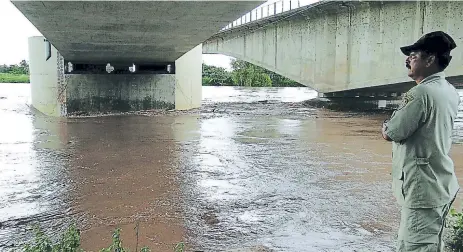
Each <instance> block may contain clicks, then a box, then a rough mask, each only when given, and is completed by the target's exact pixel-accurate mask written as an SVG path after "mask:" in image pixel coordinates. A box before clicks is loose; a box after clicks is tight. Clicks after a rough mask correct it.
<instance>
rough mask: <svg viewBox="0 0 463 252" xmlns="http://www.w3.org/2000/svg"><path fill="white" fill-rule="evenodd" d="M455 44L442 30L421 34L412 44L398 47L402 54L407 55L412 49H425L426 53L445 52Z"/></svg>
mask: <svg viewBox="0 0 463 252" xmlns="http://www.w3.org/2000/svg"><path fill="white" fill-rule="evenodd" d="M455 47H457V45H456V44H455V41H453V39H452V37H450V36H449V35H448V34H447V33H445V32H443V31H435V32H430V33H428V34H425V35H423V36H422V37H421V38H420V39H418V41H416V42H415V43H414V44H413V45H409V46H403V47H401V48H400V50H401V51H402V53H403V54H405V55H407V56H409V55H410V53H411V52H412V51H426V52H428V53H436V54H445V53H449V52H450V51H451V50H453V49H454V48H455Z"/></svg>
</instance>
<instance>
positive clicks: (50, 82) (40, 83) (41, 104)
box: [29, 36, 65, 116]
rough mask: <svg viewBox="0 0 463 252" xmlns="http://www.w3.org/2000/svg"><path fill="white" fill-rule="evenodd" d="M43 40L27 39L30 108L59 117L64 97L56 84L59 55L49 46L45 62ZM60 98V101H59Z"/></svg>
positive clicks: (37, 38) (42, 38)
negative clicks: (49, 49)
mask: <svg viewBox="0 0 463 252" xmlns="http://www.w3.org/2000/svg"><path fill="white" fill-rule="evenodd" d="M44 40H45V38H44V37H41V36H37V37H30V38H29V71H30V85H31V100H32V106H33V107H34V108H35V109H37V110H39V111H40V112H42V113H44V114H46V115H49V116H61V115H62V114H63V112H64V111H62V109H61V108H62V106H63V104H64V102H65V101H64V99H65V97H64V96H63V93H62V90H61V87H60V86H59V84H58V82H59V81H58V78H59V76H60V68H59V67H58V65H59V64H60V59H61V58H62V57H61V55H60V54H59V53H58V51H57V50H56V48H54V47H53V46H51V58H50V59H48V60H46V50H45V42H44ZM60 98H61V99H60Z"/></svg>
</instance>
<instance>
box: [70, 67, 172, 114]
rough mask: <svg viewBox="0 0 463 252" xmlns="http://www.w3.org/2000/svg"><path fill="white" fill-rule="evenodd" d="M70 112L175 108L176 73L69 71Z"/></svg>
mask: <svg viewBox="0 0 463 252" xmlns="http://www.w3.org/2000/svg"><path fill="white" fill-rule="evenodd" d="M66 85H67V90H66V92H67V112H68V114H69V115H71V114H73V113H77V112H114V111H118V112H125V111H137V110H149V109H161V108H162V109H173V108H174V102H175V100H174V92H175V76H174V75H173V74H67V75H66Z"/></svg>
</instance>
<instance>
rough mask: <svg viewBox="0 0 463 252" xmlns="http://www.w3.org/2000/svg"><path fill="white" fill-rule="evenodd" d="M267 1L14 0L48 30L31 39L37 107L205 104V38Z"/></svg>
mask: <svg viewBox="0 0 463 252" xmlns="http://www.w3.org/2000/svg"><path fill="white" fill-rule="evenodd" d="M263 2H264V1H255V0H251V1H248V0H244V1H209V0H198V1H154V0H148V1H139V0H125V1H107V0H100V1H96V0H95V1H94V0H86V1H41V0H12V3H13V4H14V5H15V6H16V7H17V8H18V9H19V10H20V11H21V12H22V13H23V14H24V16H25V17H26V18H28V19H29V21H31V23H32V24H33V25H34V26H35V27H37V29H38V30H39V31H40V32H41V33H42V34H43V35H44V37H32V38H30V39H29V59H30V73H31V74H30V75H31V89H32V105H33V106H34V107H35V108H37V109H38V110H39V111H41V112H43V113H45V114H47V115H52V116H66V115H69V114H75V113H79V114H81V113H84V114H85V113H88V112H96V113H99V112H121V111H133V110H150V109H191V108H196V107H199V106H200V104H201V86H202V78H201V77H202V76H201V73H202V53H201V52H202V44H201V43H202V42H203V41H204V40H206V39H207V38H209V37H210V36H212V35H213V34H214V33H216V32H217V31H219V30H220V29H221V28H222V27H224V26H225V25H227V24H228V23H229V22H231V21H232V20H234V19H236V18H237V17H239V16H240V15H242V14H244V13H245V12H246V11H248V10H250V9H252V8H254V7H256V6H258V5H259V4H261V3H263Z"/></svg>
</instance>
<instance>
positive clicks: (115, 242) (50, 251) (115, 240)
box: [21, 224, 185, 252]
mask: <svg viewBox="0 0 463 252" xmlns="http://www.w3.org/2000/svg"><path fill="white" fill-rule="evenodd" d="M34 233H35V238H34V240H33V241H32V242H31V243H30V244H26V245H25V246H24V248H23V249H22V250H21V251H23V252H84V250H83V249H81V248H79V247H80V231H79V230H78V229H77V228H76V226H75V225H74V224H72V225H70V226H69V227H68V229H67V230H66V232H65V233H63V234H62V235H61V237H60V239H58V240H57V241H56V242H53V241H52V239H51V238H50V237H48V236H47V235H46V234H45V233H44V232H43V231H42V230H41V229H40V228H39V227H38V226H36V227H34ZM136 233H137V248H136V249H135V251H138V224H137V231H136ZM120 237H121V230H120V228H117V229H116V230H115V231H114V232H113V235H112V244H111V245H109V247H107V248H103V249H100V250H99V252H129V251H130V250H129V249H128V248H124V247H123V245H122V240H121V239H120ZM184 247H185V245H184V244H183V242H181V243H178V244H177V245H176V246H175V248H174V252H184ZM140 252H151V250H150V249H149V248H148V247H142V248H141V249H140Z"/></svg>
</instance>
